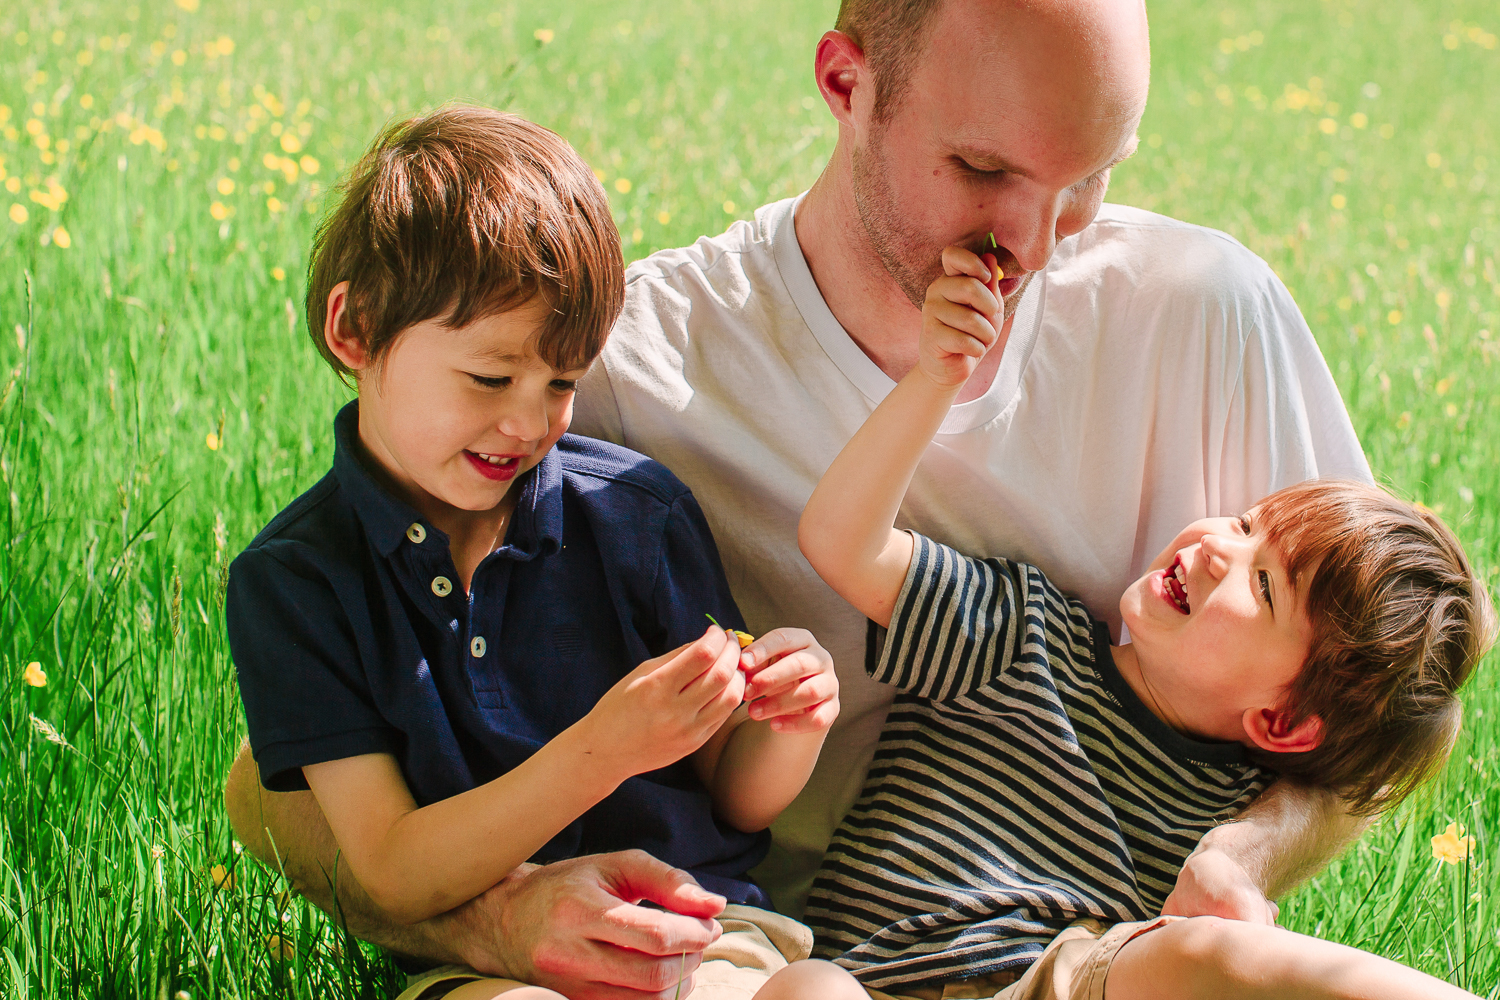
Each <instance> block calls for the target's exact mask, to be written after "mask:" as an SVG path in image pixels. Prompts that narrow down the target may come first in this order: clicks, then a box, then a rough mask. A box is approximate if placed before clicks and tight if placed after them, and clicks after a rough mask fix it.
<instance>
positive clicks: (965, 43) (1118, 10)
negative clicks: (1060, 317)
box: [817, 0, 1150, 315]
mask: <svg viewBox="0 0 1500 1000" xmlns="http://www.w3.org/2000/svg"><path fill="white" fill-rule="evenodd" d="M1149 63H1150V58H1149V41H1148V37H1147V32H1146V15H1145V8H1144V6H1143V4H1142V3H1141V0H844V2H843V4H842V6H841V7H840V10H839V17H838V22H837V30H835V31H831V32H829V33H828V34H826V35H825V36H824V37H823V40H822V41H821V42H820V43H819V46H818V57H817V77H818V84H819V86H820V88H821V89H822V90H823V93H824V97H825V98H826V99H827V101H828V103H829V107H830V108H831V109H832V110H833V113H834V116H835V117H836V118H838V120H839V123H840V130H839V145H840V149H839V150H838V152H836V154H835V164H836V166H837V167H838V168H839V169H845V170H847V171H848V173H849V178H848V180H849V183H850V185H851V188H852V193H853V197H854V201H855V204H856V206H857V209H858V212H859V216H860V219H861V221H862V222H863V224H864V229H865V232H864V233H863V234H858V236H851V238H859V237H863V238H864V239H867V240H868V241H869V242H870V244H871V245H872V246H873V247H874V249H875V251H876V252H877V253H878V254H879V256H880V258H881V260H882V262H883V263H884V265H885V268H886V270H887V271H889V273H890V274H891V277H892V279H893V280H894V281H895V282H896V284H897V285H898V286H899V287H900V288H901V290H902V291H903V292H904V293H905V295H906V297H907V298H908V299H909V300H911V302H912V303H913V304H914V305H919V304H920V303H921V301H922V299H923V296H924V295H925V294H926V290H927V286H928V285H929V284H931V282H932V280H933V279H934V278H935V277H937V275H938V274H939V273H940V271H941V268H940V263H939V260H940V255H941V251H942V249H943V247H945V246H949V245H958V246H963V247H967V248H968V249H971V250H973V251H974V252H975V253H980V252H982V250H983V249H984V248H987V247H988V240H989V235H988V234H989V233H991V232H993V233H994V235H995V239H996V241H997V242H998V243H999V246H1000V250H999V251H998V252H997V257H998V258H999V262H1000V264H1001V266H1002V267H1003V268H1004V269H1005V272H1006V274H1007V275H1008V276H1010V277H1009V279H1008V280H1007V281H1006V282H1005V283H1003V284H1002V286H1001V291H1002V294H1003V295H1004V297H1005V300H1006V301H1005V307H1006V314H1007V315H1010V314H1011V313H1013V312H1014V311H1015V308H1016V305H1017V304H1018V302H1019V300H1020V296H1021V294H1022V292H1023V291H1024V290H1025V287H1026V285H1027V283H1028V282H1029V280H1030V275H1031V274H1032V273H1033V272H1035V271H1038V270H1040V269H1041V268H1042V267H1044V266H1045V265H1046V263H1047V261H1048V259H1050V257H1051V255H1052V251H1053V248H1054V247H1055V246H1056V242H1057V240H1059V239H1062V238H1064V237H1067V236H1070V235H1072V234H1074V233H1077V232H1079V231H1081V230H1082V229H1083V228H1084V227H1086V226H1087V225H1088V224H1089V222H1090V221H1092V220H1093V217H1094V215H1095V213H1096V212H1097V211H1098V209H1099V205H1100V203H1101V202H1102V201H1103V197H1104V190H1105V188H1106V186H1107V185H1108V181H1109V169H1110V167H1112V166H1113V165H1114V164H1115V163H1117V162H1118V161H1119V160H1121V159H1123V158H1124V157H1126V156H1128V155H1129V154H1130V153H1131V152H1132V151H1133V150H1134V144H1135V130H1136V126H1137V125H1138V123H1139V122H1140V117H1141V113H1142V111H1143V110H1144V108H1145V101H1146V90H1147V83H1148V79H1149V75H1150V73H1149Z"/></svg>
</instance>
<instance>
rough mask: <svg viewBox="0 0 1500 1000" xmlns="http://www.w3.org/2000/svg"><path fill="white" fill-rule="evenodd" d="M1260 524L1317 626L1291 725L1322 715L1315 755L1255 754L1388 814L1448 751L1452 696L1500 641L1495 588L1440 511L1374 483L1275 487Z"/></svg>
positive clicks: (1455, 722) (1454, 725) (1296, 684)
mask: <svg viewBox="0 0 1500 1000" xmlns="http://www.w3.org/2000/svg"><path fill="white" fill-rule="evenodd" d="M1254 518H1255V520H1257V521H1259V522H1260V526H1261V527H1263V528H1265V529H1266V532H1267V535H1268V537H1269V538H1270V539H1271V541H1272V542H1273V543H1274V544H1276V545H1277V546H1278V547H1279V548H1280V550H1281V553H1282V556H1283V558H1284V559H1285V560H1286V569H1287V574H1288V575H1289V576H1290V578H1291V579H1292V580H1293V581H1294V583H1295V586H1297V587H1298V588H1299V589H1301V590H1302V591H1303V607H1304V608H1305V609H1306V611H1307V617H1308V620H1309V622H1310V623H1311V625H1312V633H1313V639H1312V647H1311V649H1310V651H1309V653H1308V657H1307V663H1306V664H1305V665H1304V666H1303V668H1302V671H1301V672H1300V673H1299V674H1298V675H1297V678H1296V679H1295V680H1294V681H1293V682H1292V685H1291V689H1290V690H1289V691H1288V694H1287V701H1286V705H1285V707H1286V708H1287V709H1288V710H1289V711H1290V712H1291V713H1292V719H1291V720H1290V721H1291V722H1292V724H1293V725H1296V724H1297V723H1299V722H1301V721H1303V720H1305V719H1307V718H1310V717H1312V716H1317V717H1318V718H1319V719H1321V720H1322V723H1323V740H1322V742H1321V743H1320V744H1319V745H1318V747H1317V748H1316V749H1313V750H1309V751H1307V752H1305V753H1293V754H1274V753H1258V754H1257V759H1258V760H1259V762H1260V763H1262V764H1264V765H1265V766H1267V767H1271V768H1274V769H1276V770H1277V771H1280V772H1281V773H1282V774H1283V775H1286V776H1288V777H1292V778H1296V779H1299V780H1303V781H1306V782H1308V783H1311V784H1316V785H1321V786H1325V787H1329V788H1333V789H1336V790H1338V791H1339V792H1340V793H1341V794H1342V795H1343V797H1344V799H1345V801H1346V802H1347V804H1348V805H1349V807H1350V808H1351V809H1352V810H1353V811H1354V812H1356V813H1362V814H1370V813H1375V812H1380V811H1383V810H1385V809H1388V808H1390V807H1391V806H1393V805H1395V804H1397V803H1398V802H1400V801H1401V800H1402V799H1403V798H1405V797H1406V796H1407V795H1408V794H1409V793H1410V792H1411V791H1412V790H1413V789H1414V788H1415V787H1416V786H1417V785H1419V784H1421V783H1422V782H1423V781H1424V780H1426V779H1427V778H1429V777H1431V776H1432V775H1433V774H1435V773H1436V772H1437V770H1438V769H1439V768H1441V767H1442V765H1443V763H1444V762H1445V761H1446V760H1447V758H1448V754H1449V751H1451V750H1452V748H1453V742H1454V740H1455V739H1456V738H1457V736H1458V730H1459V726H1460V724H1461V722H1462V719H1463V708H1462V706H1461V705H1460V704H1459V701H1458V696H1457V691H1458V689H1459V688H1460V687H1461V686H1462V685H1463V683H1464V682H1465V681H1466V680H1467V679H1468V677H1469V674H1470V673H1472V672H1473V670H1474V667H1475V665H1476V664H1477V663H1478V662H1479V659H1480V658H1481V657H1482V656H1483V655H1484V654H1485V652H1486V650H1488V649H1489V647H1490V645H1491V644H1492V643H1493V642H1494V639H1495V611H1494V606H1493V605H1492V604H1491V603H1490V598H1489V595H1488V594H1487V593H1486V591H1485V588H1484V585H1483V584H1482V583H1480V581H1479V580H1478V579H1477V578H1476V577H1475V575H1474V572H1473V570H1472V569H1471V568H1470V566H1469V561H1468V559H1467V558H1466V557H1465V555H1464V552H1463V548H1462V547H1461V546H1460V545H1459V542H1458V539H1457V538H1456V537H1454V535H1453V532H1452V531H1450V530H1449V529H1448V527H1447V526H1446V525H1444V524H1443V522H1442V521H1440V520H1438V518H1437V515H1435V514H1433V513H1432V512H1431V511H1430V510H1428V509H1426V508H1425V507H1421V506H1417V505H1413V504H1407V503H1404V502H1402V501H1400V500H1398V499H1396V498H1395V497H1393V496H1391V495H1390V494H1389V493H1387V492H1385V491H1384V490H1382V489H1379V488H1377V487H1374V486H1368V485H1365V484H1363V483H1353V482H1343V481H1337V480H1317V481H1313V482H1307V483H1302V484H1301V485H1298V486H1292V487H1288V488H1287V489H1284V490H1280V491H1278V492H1276V493H1273V494H1271V496H1269V497H1267V498H1266V499H1265V500H1263V501H1262V502H1261V503H1260V504H1259V505H1258V506H1257V508H1256V511H1255V515H1254Z"/></svg>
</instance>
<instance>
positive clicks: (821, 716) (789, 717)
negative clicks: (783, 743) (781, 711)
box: [770, 698, 839, 735]
mask: <svg viewBox="0 0 1500 1000" xmlns="http://www.w3.org/2000/svg"><path fill="white" fill-rule="evenodd" d="M838 717H839V700H838V699H837V698H828V699H826V700H824V701H820V702H818V703H817V704H816V705H812V706H810V707H808V708H807V709H804V710H803V711H800V712H788V713H787V714H785V715H780V716H777V717H776V718H774V719H772V720H771V722H770V726H771V729H772V731H773V732H777V733H785V734H787V735H794V734H797V733H815V732H818V731H819V730H822V729H827V728H828V727H829V726H831V725H833V720H835V719H837V718H838Z"/></svg>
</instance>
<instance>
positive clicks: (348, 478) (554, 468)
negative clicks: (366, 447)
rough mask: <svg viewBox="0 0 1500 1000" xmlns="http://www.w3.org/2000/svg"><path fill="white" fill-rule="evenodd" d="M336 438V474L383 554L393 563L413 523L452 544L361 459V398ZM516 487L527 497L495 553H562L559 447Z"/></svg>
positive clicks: (341, 415) (520, 556)
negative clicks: (393, 555) (386, 487)
mask: <svg viewBox="0 0 1500 1000" xmlns="http://www.w3.org/2000/svg"><path fill="white" fill-rule="evenodd" d="M333 439H334V451H333V474H334V476H335V477H336V478H337V479H338V483H339V488H340V489H341V490H343V491H344V492H345V493H346V494H347V496H348V498H349V501H350V503H351V504H352V505H353V506H354V510H355V513H356V514H358V515H359V520H360V523H361V524H362V525H364V529H365V534H366V536H367V537H368V538H369V539H370V542H371V544H373V545H374V547H375V550H376V551H377V552H379V553H380V554H381V556H383V557H385V558H387V559H389V558H390V557H391V555H392V554H393V553H394V552H395V551H396V550H397V549H398V548H400V546H401V543H402V542H404V541H406V540H407V530H408V529H409V528H410V527H411V526H412V525H413V524H420V525H422V527H423V529H424V530H425V531H426V532H428V533H429V534H435V535H436V536H437V537H438V538H441V539H442V541H443V543H444V544H447V542H448V536H447V535H446V534H444V533H443V532H442V531H439V530H438V529H437V528H435V527H433V525H432V524H431V522H429V521H428V520H427V519H425V518H424V517H422V516H421V515H420V514H418V513H417V512H416V510H414V509H413V508H412V507H411V506H410V505H409V504H406V503H404V502H403V501H401V500H398V499H397V498H395V497H393V496H392V495H391V494H390V493H389V492H388V491H387V490H386V489H385V487H383V486H381V485H380V483H379V482H377V481H376V479H375V477H374V476H372V475H371V474H370V471H369V469H367V468H366V467H365V464H364V462H363V461H362V460H361V459H360V452H361V450H362V449H361V447H360V444H359V400H353V401H351V402H350V403H348V404H346V405H345V406H344V408H343V409H341V410H339V412H338V415H337V416H335V417H334V418H333ZM511 488H512V489H517V488H519V489H520V491H521V493H520V496H519V497H518V498H517V500H516V510H515V513H514V514H512V515H511V526H510V529H509V531H508V532H507V534H506V543H505V544H504V545H502V546H501V547H500V548H498V549H496V550H495V552H494V553H492V555H499V556H503V557H505V558H509V559H517V560H523V561H524V560H530V559H534V558H536V557H537V556H538V555H542V554H550V553H552V552H556V551H557V550H558V549H559V548H561V547H562V532H563V499H562V460H561V459H560V458H559V457H558V454H557V448H556V447H553V448H550V449H548V451H547V454H546V455H544V456H543V457H542V460H541V461H540V462H538V463H537V465H536V467H535V468H533V469H532V470H531V471H530V472H527V473H526V474H525V475H523V476H522V477H521V479H520V481H519V482H517V483H515V484H514V485H513V486H512V487H511Z"/></svg>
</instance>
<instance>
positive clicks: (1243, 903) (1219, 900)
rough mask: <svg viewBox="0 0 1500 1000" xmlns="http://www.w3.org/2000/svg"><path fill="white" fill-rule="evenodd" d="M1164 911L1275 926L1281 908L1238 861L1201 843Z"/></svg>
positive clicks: (1176, 914)
mask: <svg viewBox="0 0 1500 1000" xmlns="http://www.w3.org/2000/svg"><path fill="white" fill-rule="evenodd" d="M1161 912H1162V913H1164V914H1169V915H1175V916H1180V917H1205V916H1209V917H1227V918H1229V919H1231V920H1247V921H1249V922H1251V923H1255V924H1272V925H1274V924H1275V923H1276V917H1277V916H1278V915H1279V913H1280V909H1279V908H1278V907H1277V906H1276V904H1275V903H1273V902H1271V901H1270V900H1269V899H1267V898H1266V897H1265V896H1263V895H1261V891H1260V886H1258V885H1256V884H1255V880H1254V879H1252V878H1251V877H1250V875H1249V873H1248V872H1246V871H1245V869H1244V868H1242V867H1240V865H1239V863H1238V862H1237V861H1235V860H1234V859H1233V858H1231V857H1230V856H1229V855H1228V854H1226V853H1224V852H1223V851H1221V850H1219V849H1217V848H1215V847H1211V846H1207V845H1206V844H1203V843H1200V844H1199V845H1198V847H1197V849H1196V850H1194V851H1193V853H1192V854H1190V855H1188V859H1187V863H1186V864H1184V865H1183V866H1182V871H1181V872H1180V873H1178V876H1177V884H1176V885H1175V886H1174V887H1173V888H1172V894H1171V895H1170V896H1168V897H1167V901H1166V903H1164V904H1163V905H1162V908H1161Z"/></svg>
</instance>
